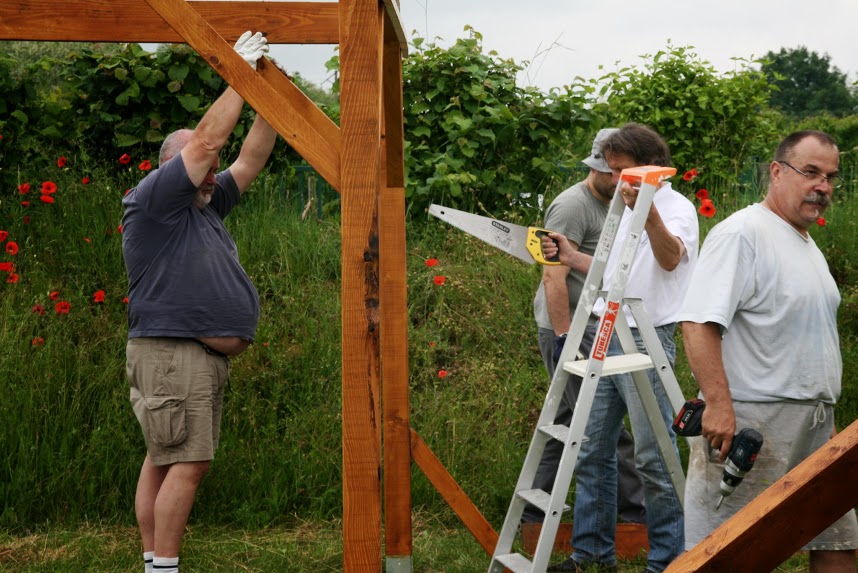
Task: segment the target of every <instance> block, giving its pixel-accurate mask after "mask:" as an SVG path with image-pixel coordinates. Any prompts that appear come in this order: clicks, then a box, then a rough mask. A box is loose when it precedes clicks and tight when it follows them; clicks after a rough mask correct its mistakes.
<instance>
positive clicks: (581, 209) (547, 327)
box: [522, 128, 646, 523]
mask: <svg viewBox="0 0 858 573" xmlns="http://www.w3.org/2000/svg"><path fill="white" fill-rule="evenodd" d="M616 131H617V130H616V129H615V128H611V129H602V130H600V131H599V133H598V134H596V138H595V139H594V141H593V148H592V153H591V154H590V156H589V157H587V158H586V159H584V160H583V163H584V165H586V166H587V167H589V168H590V172H589V174H588V175H587V178H586V179H584V180H583V181H581V182H579V183H576V184H575V185H573V186H572V187H570V188H569V189H566V190H565V191H563V192H562V193H560V194H559V195H558V196H557V197H556V198H555V199H554V201H552V202H551V205H550V206H549V207H548V211H547V212H546V215H545V224H544V227H545V228H546V229H550V230H552V231H556V232H558V233H561V234H563V235H564V236H566V237H567V238H568V239H569V244H570V245H571V246H572V247H573V248H574V249H575V251H576V253H575V254H576V255H577V256H576V257H575V261H574V263H575V264H574V268H570V267H568V266H566V265H558V266H551V265H546V266H543V267H542V268H543V271H542V273H543V274H542V282H541V283H540V285H539V289H538V290H537V291H536V296H535V297H534V299H533V314H534V318H535V319H536V327H537V335H538V338H539V350H540V352H541V353H542V360H543V362H544V363H545V369H546V370H547V371H548V375H549V376H553V375H554V369H555V368H556V366H557V358H558V357H559V351H560V350H561V349H562V347H563V343H564V342H565V338H566V334H567V332H568V331H569V326H570V323H571V322H572V316H573V315H574V314H575V306H576V305H577V304H578V299H579V298H580V297H581V291H582V290H583V287H584V279H585V278H586V277H587V271H588V270H589V269H590V260H591V258H592V255H593V253H595V252H596V247H597V246H598V244H599V236H600V235H601V232H602V226H603V225H604V223H605V217H606V216H607V214H608V205H609V203H610V201H611V197H612V196H613V194H614V186H613V185H612V183H611V168H610V167H609V166H608V164H607V162H606V161H605V158H604V156H603V155H602V153H601V145H602V142H603V141H604V140H605V139H606V138H607V137H608V136H610V135H611V134H612V133H614V132H616ZM591 344H592V340H588V339H587V337H586V336H585V339H584V340H583V341H582V344H581V352H582V354H585V355H586V354H589V351H590V345H591ZM580 387H581V379H580V378H578V377H572V379H571V380H570V382H569V384H567V386H566V392H565V394H564V396H563V400H562V402H561V403H560V406H559V408H558V410H557V416H556V417H555V423H557V424H564V425H566V426H568V425H569V424H570V423H571V421H572V411H573V409H574V407H575V402H576V401H577V400H578V391H579V390H580ZM562 454H563V444H562V443H561V442H557V441H554V440H549V442H548V444H546V447H545V452H544V453H543V455H542V459H541V460H540V463H539V469H538V470H537V473H536V477H535V478H534V482H533V487H534V488H538V489H542V490H543V491H551V489H552V487H553V485H554V479H555V477H556V475H557V466H558V465H559V463H560V457H561V455H562ZM617 463H618V465H619V469H620V475H619V480H618V488H617V490H618V495H617V511H618V514H619V516H620V518H621V519H622V520H623V521H627V522H630V523H644V522H645V521H646V512H645V510H644V507H643V484H642V483H641V478H640V476H639V475H638V473H637V471H636V470H635V462H634V441H633V439H632V436H631V434H629V433H628V432H623V433H622V435H621V436H620V441H619V444H618V450H617ZM543 517H544V516H543V514H542V512H541V511H540V510H538V509H537V508H535V507H533V506H528V507H527V508H526V509H525V511H524V515H523V517H522V519H523V521H525V522H541V521H542V520H543Z"/></svg>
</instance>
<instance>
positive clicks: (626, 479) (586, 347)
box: [521, 328, 646, 523]
mask: <svg viewBox="0 0 858 573" xmlns="http://www.w3.org/2000/svg"><path fill="white" fill-rule="evenodd" d="M537 331H538V335H539V351H540V352H541V353H542V361H543V362H544V363H545V369H546V370H547V371H548V375H549V376H550V377H551V376H554V369H555V368H556V367H557V365H556V364H555V363H554V339H555V336H554V331H553V330H550V329H546V328H538V329H537ZM593 334H594V333H593V329H587V330H585V331H584V337H583V338H582V340H581V346H580V350H581V353H582V354H583V355H585V356H588V355H589V354H590V349H591V348H592V347H593ZM582 382H583V381H582V379H581V378H580V377H578V376H572V377H571V379H570V381H569V384H567V385H566V390H565V392H564V393H563V399H562V400H561V401H560V406H559V407H558V409H557V415H556V416H555V418H554V423H555V424H563V425H565V426H568V425H570V424H571V423H572V412H573V411H574V409H575V403H576V402H577V401H578V392H579V391H580V390H581V383H582ZM562 455H563V444H562V443H560V442H558V441H557V440H548V443H547V444H546V445H545V450H544V451H543V453H542V459H541V460H540V461H539V469H537V470H536V477H535V478H534V479H533V487H534V488H535V489H541V490H543V491H547V492H550V491H551V489H552V488H553V487H554V479H555V478H556V477H557V467H558V466H559V465H560V456H562ZM617 470H618V474H619V475H618V479H617V514H618V516H619V518H620V519H621V520H622V521H625V522H627V523H646V509H645V508H644V501H643V500H644V495H643V481H642V480H641V476H640V474H638V472H637V470H636V469H635V442H634V439H633V438H632V435H631V434H630V433H629V432H628V430H626V429H623V430H622V432H621V433H620V438H619V440H618V441H617ZM544 517H545V516H544V514H543V513H542V511H541V510H539V509H537V508H536V507H534V506H532V505H528V506H527V507H526V508H525V510H524V514H523V515H522V518H521V520H522V521H523V522H525V523H534V522H535V523H541V522H542V520H543V519H544Z"/></svg>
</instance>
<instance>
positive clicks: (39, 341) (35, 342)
mask: <svg viewBox="0 0 858 573" xmlns="http://www.w3.org/2000/svg"><path fill="white" fill-rule="evenodd" d="M44 343H45V339H44V338H42V337H41V336H37V337H36V338H34V339H33V346H42V345H43V344H44Z"/></svg>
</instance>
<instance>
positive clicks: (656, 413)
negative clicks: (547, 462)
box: [488, 166, 685, 573]
mask: <svg viewBox="0 0 858 573" xmlns="http://www.w3.org/2000/svg"><path fill="white" fill-rule="evenodd" d="M675 174H676V169H674V168H672V167H657V166H644V167H633V168H630V169H624V170H623V171H622V174H621V175H620V181H619V183H618V185H617V188H616V191H615V192H614V197H613V199H612V200H611V203H610V207H609V211H608V215H607V217H606V219H605V224H604V226H603V227H602V232H601V234H600V236H599V243H598V246H597V248H596V252H595V253H594V255H593V260H592V263H591V265H590V270H589V272H588V273H587V278H586V279H585V281H584V287H583V292H582V293H581V298H580V300H579V301H578V305H577V307H576V308H575V314H574V315H573V318H572V322H571V325H570V327H569V333H568V335H567V337H566V343H565V345H564V347H563V351H562V352H561V354H560V359H559V360H558V365H559V366H558V368H557V369H556V370H555V372H554V376H553V377H552V379H551V385H550V386H549V388H548V393H547V395H546V397H545V402H544V404H543V406H542V412H541V413H540V416H539V421H538V422H537V424H536V431H535V432H534V435H533V438H532V440H531V442H530V447H529V449H528V451H527V456H526V457H525V460H524V464H523V466H522V469H521V473H520V474H519V478H518V482H517V483H516V486H515V493H514V495H513V499H512V502H511V503H510V506H509V510H508V511H507V515H506V519H505V520H504V524H503V527H502V529H501V532H500V535H499V537H498V543H497V546H496V547H495V551H494V554H493V555H492V560H491V564H490V565H489V569H488V571H489V573H503V571H504V568H507V569H509V570H511V571H513V572H514V573H545V570H546V568H547V567H548V562H549V560H550V559H551V550H552V548H553V545H554V538H555V537H556V535H557V529H558V527H559V525H560V519H561V517H562V514H563V512H564V511H565V510H568V509H570V507H569V506H568V505H566V503H565V502H566V497H567V494H568V492H569V486H570V484H571V482H572V476H573V474H574V470H575V463H576V461H577V459H578V454H579V452H580V450H581V443H582V441H583V440H585V439H586V437H585V436H584V431H585V430H586V427H587V419H588V418H589V415H590V410H591V409H592V406H593V399H594V396H595V393H596V386H597V385H598V382H599V378H600V377H601V376H608V375H611V374H619V373H626V372H628V373H631V375H632V378H633V380H634V383H635V387H636V388H637V391H638V394H639V395H640V398H641V401H642V403H643V406H644V410H645V412H646V414H647V417H648V419H649V422H650V425H651V426H652V429H653V432H654V433H655V436H656V441H657V444H658V447H659V449H660V450H661V454H662V457H663V459H664V460H665V463H666V465H667V468H668V472H669V473H670V477H671V480H672V482H673V486H674V488H675V489H676V492H677V494H678V496H679V500H680V502H681V503H683V505H684V491H685V475H684V473H683V471H682V465H681V462H680V460H679V457H678V456H677V454H676V450H675V448H674V447H673V442H672V441H671V439H670V436H669V434H668V431H667V428H666V427H665V425H664V422H663V420H662V417H661V411H660V410H659V407H658V403H657V401H656V398H655V394H654V393H653V391H652V387H651V386H650V383H649V378H648V377H647V374H646V370H648V369H649V368H655V370H656V372H657V373H658V374H659V377H660V379H661V382H662V384H663V385H664V388H665V390H666V392H667V395H668V397H669V399H670V402H671V405H672V406H673V409H674V412H678V411H679V409H680V408H681V407H682V405H683V403H684V401H685V399H684V397H683V395H682V391H681V389H680V387H679V383H678V382H677V381H676V377H675V376H674V373H673V370H672V369H671V367H670V363H669V361H668V359H667V355H666V354H665V352H664V349H663V348H662V346H661V343H660V341H659V339H658V335H657V334H656V331H655V328H654V326H653V324H652V321H651V320H650V319H649V317H648V316H647V314H646V312H645V310H644V307H643V302H642V301H641V300H640V299H632V298H624V296H623V294H624V292H625V290H626V286H627V284H628V281H629V274H630V271H631V263H632V261H634V258H635V253H636V252H637V249H638V246H639V244H640V239H641V235H642V233H643V230H644V225H645V223H646V218H647V215H648V213H649V210H650V206H651V205H652V201H653V198H654V195H655V191H656V189H657V188H658V185H659V183H660V182H661V181H662V180H663V179H665V178H667V177H670V176H672V175H675ZM624 181H627V182H630V183H637V182H640V191H639V194H638V197H637V201H636V202H635V208H634V210H633V213H632V220H631V225H630V228H629V234H628V237H627V238H626V240H625V243H624V244H623V245H622V246H621V247H622V251H620V255H621V256H620V257H619V259H618V263H617V269H616V271H615V273H614V280H613V284H612V285H611V288H610V290H609V291H608V292H607V293H605V292H604V291H600V290H599V285H600V284H601V281H602V277H603V276H604V274H605V267H606V265H607V262H608V256H609V255H610V253H611V250H612V248H613V247H614V239H615V238H616V235H617V230H618V228H619V225H620V220H621V219H622V216H623V212H624V211H625V208H626V205H625V202H624V201H623V198H622V194H621V193H620V192H619V190H620V187H621V185H622V183H623V182H624ZM600 296H601V297H603V298H604V299H605V303H606V307H605V311H604V313H603V314H602V317H601V319H600V320H599V323H598V329H597V331H596V337H595V340H594V341H593V348H592V349H591V352H590V356H589V358H586V359H583V360H574V358H575V355H576V354H577V352H578V348H579V347H580V345H581V340H582V338H583V334H584V329H585V327H586V326H587V320H588V317H589V316H590V314H591V313H592V311H593V306H594V305H595V302H596V299H597V298H598V297H600ZM626 306H627V307H628V308H629V310H630V312H631V314H632V317H633V318H634V321H635V324H636V326H637V328H638V330H639V333H640V335H641V338H642V340H643V343H644V346H645V348H646V351H647V353H646V354H643V353H641V352H639V351H638V349H637V345H636V344H635V340H634V337H633V335H632V331H631V328H630V327H629V323H628V321H627V319H626V315H625V312H623V308H624V307H626ZM613 333H616V334H617V338H618V339H619V341H620V343H621V345H622V348H623V354H622V355H619V356H607V351H608V343H609V342H610V340H611V336H612V334H613ZM561 365H562V367H560V366H561ZM573 374H574V375H577V376H580V377H581V378H583V383H582V385H581V390H580V393H579V395H578V401H577V403H576V404H575V409H574V412H573V415H572V421H571V423H570V425H569V426H568V427H567V426H564V425H561V424H555V423H554V419H555V416H556V414H557V409H558V407H559V405H560V401H561V399H562V398H563V394H564V390H565V388H566V385H567V384H568V383H570V382H571V376H572V375H573ZM632 430H634V428H632ZM548 440H558V441H560V442H562V443H563V444H565V447H564V449H563V454H562V456H561V458H560V464H559V466H558V469H557V477H556V478H555V481H554V487H553V488H552V491H551V492H550V493H549V492H545V491H542V490H539V489H533V480H534V477H535V476H536V471H537V468H538V467H539V461H540V459H541V458H542V453H543V451H544V449H545V445H546V444H547V443H548ZM528 503H530V504H533V505H535V506H536V507H538V508H539V509H541V510H542V511H543V512H544V513H545V520H544V521H543V524H542V531H541V532H540V535H539V539H538V541H537V545H536V549H535V551H534V554H533V556H532V558H528V557H527V556H525V555H523V554H521V553H517V552H513V543H514V541H515V537H516V533H517V531H518V529H519V523H520V521H521V517H522V514H523V512H524V509H525V507H526V505H527V504H528Z"/></svg>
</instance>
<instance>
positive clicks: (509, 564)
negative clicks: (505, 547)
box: [495, 553, 533, 573]
mask: <svg viewBox="0 0 858 573" xmlns="http://www.w3.org/2000/svg"><path fill="white" fill-rule="evenodd" d="M495 561H497V562H499V563H500V564H501V565H503V566H504V567H506V568H507V569H509V570H510V571H514V572H515V573H532V571H533V563H532V562H531V561H530V559H528V558H527V557H525V556H524V555H522V554H521V553H508V554H506V555H497V556H495Z"/></svg>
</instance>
